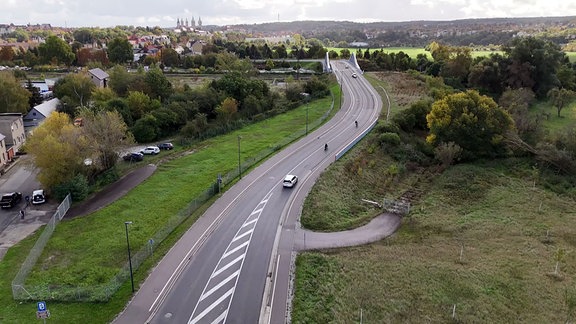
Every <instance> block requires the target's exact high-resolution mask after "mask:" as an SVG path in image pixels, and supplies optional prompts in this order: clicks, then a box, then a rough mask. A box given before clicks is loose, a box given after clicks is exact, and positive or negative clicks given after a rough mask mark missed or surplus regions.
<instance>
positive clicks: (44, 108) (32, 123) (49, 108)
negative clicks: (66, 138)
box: [24, 98, 60, 130]
mask: <svg viewBox="0 0 576 324" xmlns="http://www.w3.org/2000/svg"><path fill="white" fill-rule="evenodd" d="M59 104H60V100H59V99H58V98H54V99H50V100H48V101H44V102H43V103H41V104H39V105H37V106H35V107H34V108H32V109H31V110H30V111H29V112H28V114H26V116H24V127H26V129H28V130H29V129H31V128H34V127H36V126H38V125H40V124H42V122H43V121H44V119H46V118H47V117H48V116H50V114H51V113H53V112H54V111H56V109H57V108H58V105H59Z"/></svg>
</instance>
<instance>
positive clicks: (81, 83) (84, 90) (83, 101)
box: [54, 73, 96, 109]
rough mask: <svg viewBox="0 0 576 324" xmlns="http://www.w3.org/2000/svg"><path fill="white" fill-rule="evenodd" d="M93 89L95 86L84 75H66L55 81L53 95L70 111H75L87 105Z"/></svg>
mask: <svg viewBox="0 0 576 324" xmlns="http://www.w3.org/2000/svg"><path fill="white" fill-rule="evenodd" d="M95 88H96V85H95V84H94V83H92V81H91V80H90V78H89V77H88V76H86V75H85V74H80V73H78V74H68V75H66V76H65V77H63V78H62V79H59V80H58V81H56V84H55V85H54V95H55V96H56V97H57V98H59V99H61V100H62V101H63V103H65V104H66V105H68V106H69V107H71V108H70V109H75V108H76V107H78V106H81V107H82V106H86V105H88V103H89V101H90V97H91V96H92V91H94V89H95Z"/></svg>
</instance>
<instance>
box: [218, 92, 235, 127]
mask: <svg viewBox="0 0 576 324" xmlns="http://www.w3.org/2000/svg"><path fill="white" fill-rule="evenodd" d="M216 112H217V113H218V117H219V118H220V120H221V121H222V123H223V124H228V123H229V122H230V121H232V119H234V117H235V116H236V113H238V101H236V99H234V98H230V97H228V98H226V99H224V101H222V103H221V104H220V106H218V107H217V108H216Z"/></svg>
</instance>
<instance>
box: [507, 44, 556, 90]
mask: <svg viewBox="0 0 576 324" xmlns="http://www.w3.org/2000/svg"><path fill="white" fill-rule="evenodd" d="M504 52H505V53H506V54H507V56H508V58H509V59H510V60H511V66H510V69H509V71H508V73H510V74H511V75H510V76H509V79H512V80H518V79H521V80H524V84H522V85H521V86H522V87H525V86H530V85H529V84H530V83H532V85H531V87H532V90H533V91H534V93H535V94H536V96H537V97H539V98H543V97H544V96H545V95H546V94H547V93H548V91H549V90H550V89H552V88H553V87H555V86H558V85H559V81H558V79H557V77H556V71H557V70H558V68H559V67H560V66H561V65H562V63H563V62H564V61H565V59H566V55H565V54H564V52H562V51H561V49H560V47H559V46H558V45H556V44H554V43H552V42H550V41H546V40H543V39H540V38H535V37H519V38H515V39H514V40H513V41H512V42H511V44H510V45H509V46H506V47H504ZM518 73H520V74H521V76H520V77H515V75H514V74H518ZM527 77H529V79H527ZM510 86H511V87H513V88H514V85H513V84H510Z"/></svg>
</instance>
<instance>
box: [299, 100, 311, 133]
mask: <svg viewBox="0 0 576 324" xmlns="http://www.w3.org/2000/svg"><path fill="white" fill-rule="evenodd" d="M301 95H302V96H304V98H306V135H308V108H309V107H310V94H309V93H307V92H302V93H301Z"/></svg>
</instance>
